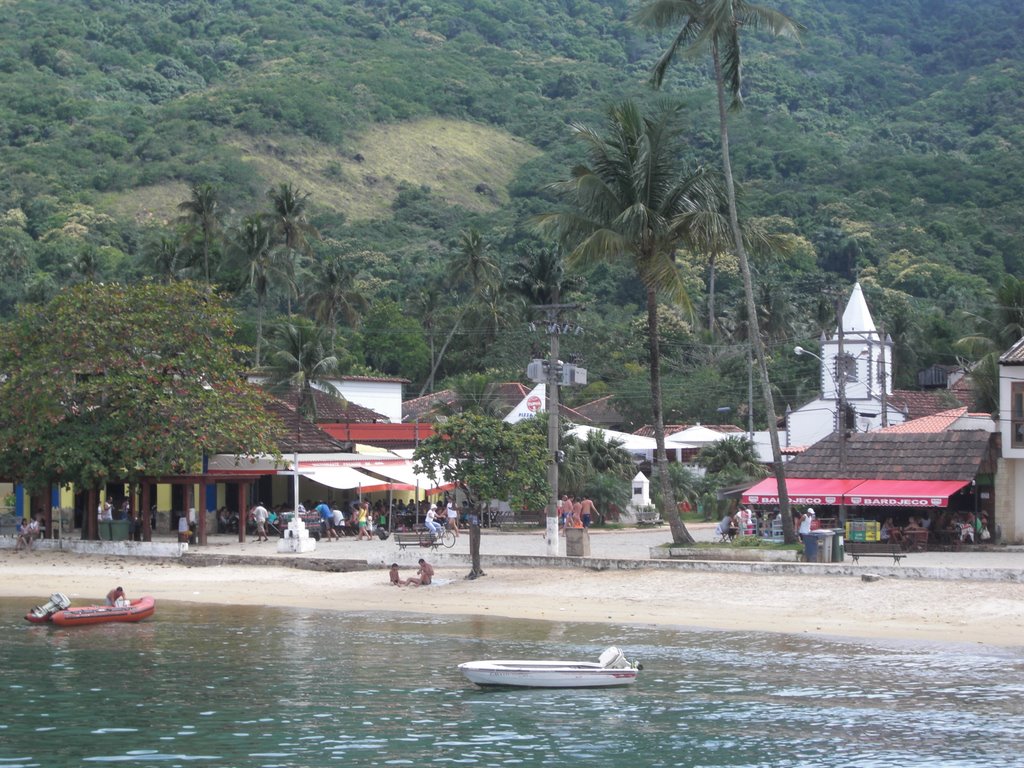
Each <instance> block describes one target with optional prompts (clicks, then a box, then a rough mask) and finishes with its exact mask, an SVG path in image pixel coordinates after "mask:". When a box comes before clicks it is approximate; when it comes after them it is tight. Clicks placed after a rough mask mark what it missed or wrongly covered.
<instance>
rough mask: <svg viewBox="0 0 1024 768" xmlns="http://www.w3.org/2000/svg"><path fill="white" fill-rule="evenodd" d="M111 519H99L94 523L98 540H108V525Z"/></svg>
mask: <svg viewBox="0 0 1024 768" xmlns="http://www.w3.org/2000/svg"><path fill="white" fill-rule="evenodd" d="M111 523H112V521H111V520H99V521H97V523H96V532H97V533H98V534H99V537H100V541H110V526H111Z"/></svg>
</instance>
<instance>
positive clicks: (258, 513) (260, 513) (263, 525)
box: [250, 501, 270, 541]
mask: <svg viewBox="0 0 1024 768" xmlns="http://www.w3.org/2000/svg"><path fill="white" fill-rule="evenodd" d="M250 514H252V519H253V522H255V523H256V541H270V537H269V536H267V517H268V512H267V508H266V507H264V506H263V502H262V501H261V502H260V503H259V504H257V505H256V506H255V507H253V508H252V512H251V513H250Z"/></svg>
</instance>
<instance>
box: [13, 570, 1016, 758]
mask: <svg viewBox="0 0 1024 768" xmlns="http://www.w3.org/2000/svg"><path fill="white" fill-rule="evenodd" d="M268 586H269V585H268ZM29 607H30V605H27V604H25V603H23V602H13V601H9V600H8V601H0V690H2V699H0V768H7V767H8V766H17V767H19V768H20V767H22V766H44V767H46V768H49V767H50V766H103V765H116V766H124V767H128V766H154V765H159V766H217V767H220V766H239V767H240V768H241V767H244V768H249V767H250V766H252V767H257V766H259V767H267V768H270V767H274V766H303V767H305V766H310V767H312V766H328V765H345V766H403V765H419V766H423V765H467V766H598V767H602V766H608V767H609V768H618V767H620V766H621V767H623V768H627V767H628V768H640V767H641V766H708V767H712V766H773V768H775V767H779V766H827V767H831V766H857V767H858V768H870V767H872V766H885V767H886V768H889V766H893V765H900V766H978V767H979V768H981V767H984V768H992V767H993V766H1011V765H1020V764H1021V761H1022V760H1024V758H1022V756H1021V755H1022V752H1024V703H1022V702H1024V648H1021V649H1013V650H999V649H996V650H993V649H987V648H977V647H960V646H957V647H951V646H940V645H929V646H924V647H922V646H917V645H913V646H912V645H903V644H882V643H873V642H872V643H866V642H862V641H842V640H833V641H828V640H820V639H812V638H808V637H803V636H801V637H796V636H781V635H766V634H754V633H727V632H694V631H682V630H669V629H651V628H642V627H608V626H595V625H584V624H559V623H548V622H524V621H508V620H499V619H492V618H436V619H435V618H424V617H417V616H404V615H374V614H372V613H371V612H366V613H362V614H356V615H353V614H338V613H319V612H314V611H306V610H276V609H263V608H232V609H226V610H225V609H221V608H213V607H206V606H199V607H193V606H188V605H172V604H161V605H159V606H158V608H157V614H156V616H155V617H154V618H152V619H150V620H149V621H147V622H144V623H141V624H136V625H106V626H96V627H81V628H76V629H71V630H68V629H64V630H62V629H56V628H52V627H45V626H44V627H39V626H32V625H29V624H27V623H26V622H24V621H23V620H22V618H21V616H22V615H23V614H24V613H25V611H26V610H27V609H28V608H29ZM608 645H618V646H620V647H621V648H623V649H624V650H625V651H626V652H627V655H628V656H630V657H639V658H640V659H641V660H642V661H643V663H644V671H643V672H642V673H641V676H640V680H639V682H638V683H637V684H636V686H634V687H633V688H631V689H628V690H604V691H600V690H599V691H593V690H591V691H587V690H557V691H543V690H535V691H534V690H513V689H507V690H505V689H501V690H499V689H490V690H484V689H479V688H476V687H474V686H473V685H471V684H470V683H468V682H466V681H465V680H464V679H463V678H462V676H461V675H460V674H459V673H458V671H457V670H456V668H455V665H456V664H457V663H459V662H461V661H466V660H470V659H477V658H487V657H492V658H494V657H504V658H508V657H538V658H566V657H568V658H587V659H591V658H596V657H597V655H598V654H599V653H600V652H601V651H602V650H603V649H604V648H605V647H606V646H608Z"/></svg>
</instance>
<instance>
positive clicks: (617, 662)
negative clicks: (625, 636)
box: [597, 646, 629, 669]
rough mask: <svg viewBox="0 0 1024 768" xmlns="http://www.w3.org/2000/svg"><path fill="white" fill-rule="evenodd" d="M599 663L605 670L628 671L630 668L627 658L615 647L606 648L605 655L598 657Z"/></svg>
mask: <svg viewBox="0 0 1024 768" xmlns="http://www.w3.org/2000/svg"><path fill="white" fill-rule="evenodd" d="M597 663H598V664H600V665H601V666H602V667H604V668H605V669H627V668H628V667H629V662H628V661H627V660H626V657H625V656H624V655H623V653H622V651H620V650H619V649H618V648H616V647H615V646H612V647H610V648H606V649H605V651H604V653H602V654H601V655H600V657H598V659H597Z"/></svg>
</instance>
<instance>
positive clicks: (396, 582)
mask: <svg viewBox="0 0 1024 768" xmlns="http://www.w3.org/2000/svg"><path fill="white" fill-rule="evenodd" d="M389 574H390V576H391V584H392V585H393V586H396V587H404V586H405V582H404V581H402V577H401V576H399V575H398V563H392V564H391V570H390V571H389Z"/></svg>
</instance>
